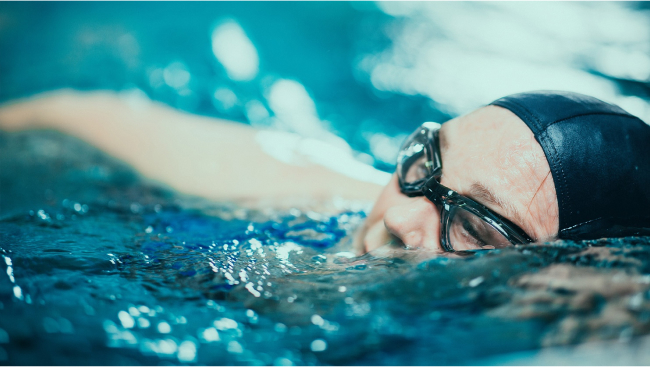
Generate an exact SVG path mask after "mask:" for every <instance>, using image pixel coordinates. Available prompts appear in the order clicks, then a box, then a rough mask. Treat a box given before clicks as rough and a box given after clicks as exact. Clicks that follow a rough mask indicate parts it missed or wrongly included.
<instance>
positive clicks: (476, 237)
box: [463, 218, 488, 247]
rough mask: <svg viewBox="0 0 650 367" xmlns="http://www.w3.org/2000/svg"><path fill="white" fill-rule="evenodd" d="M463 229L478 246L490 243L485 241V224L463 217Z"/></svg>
mask: <svg viewBox="0 0 650 367" xmlns="http://www.w3.org/2000/svg"><path fill="white" fill-rule="evenodd" d="M463 229H464V230H465V232H466V233H467V237H468V239H469V240H470V242H471V243H472V244H474V245H476V246H477V247H485V246H488V244H487V243H486V242H485V239H484V237H483V235H482V233H481V232H483V225H481V224H480V223H479V224H477V223H473V221H470V220H468V219H467V218H464V219H463Z"/></svg>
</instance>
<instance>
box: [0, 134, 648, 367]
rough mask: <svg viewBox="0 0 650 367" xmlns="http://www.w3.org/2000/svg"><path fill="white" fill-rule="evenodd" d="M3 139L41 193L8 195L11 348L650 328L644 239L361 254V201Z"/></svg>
mask: <svg viewBox="0 0 650 367" xmlns="http://www.w3.org/2000/svg"><path fill="white" fill-rule="evenodd" d="M0 142H1V144H2V146H3V152H4V154H3V155H2V156H1V157H0V164H1V165H2V167H5V168H8V169H9V170H6V169H3V171H2V172H1V173H0V175H1V176H0V177H1V178H2V181H1V182H3V185H2V186H1V191H0V194H1V195H2V197H3V198H11V197H12V195H20V194H21V193H22V194H24V195H31V196H32V199H31V202H29V203H27V201H25V200H16V201H13V202H12V201H11V199H10V200H9V201H8V202H7V203H6V205H3V206H2V208H3V213H2V217H1V219H0V253H1V256H2V258H3V260H4V261H3V264H2V265H0V266H2V267H3V268H4V270H6V272H3V273H5V275H2V276H1V277H0V282H1V283H0V284H1V286H0V302H1V303H0V307H1V309H0V312H1V315H2V317H0V343H1V344H0V348H2V349H0V358H2V360H3V363H8V364H66V365H75V364H135V365H138V364H147V365H158V364H226V365H239V364H263V365H269V364H272V365H291V364H293V365H303V364H309V365H311V364H346V365H357V364H364V365H365V364H392V365H403V364H466V363H479V362H481V361H484V362H483V363H487V362H485V361H488V362H489V361H490V360H489V359H487V358H494V357H499V356H500V357H503V356H504V355H506V356H507V355H514V354H512V353H517V352H519V353H521V352H528V353H534V351H535V350H536V349H537V348H541V347H552V346H561V345H571V344H576V343H582V342H587V341H598V340H617V341H623V342H634V340H636V339H635V336H638V335H644V334H646V333H648V331H650V302H648V299H649V298H650V246H648V245H649V244H650V243H649V242H650V240H649V239H647V238H630V239H626V240H611V241H608V240H601V241H592V242H584V243H573V242H562V241H559V242H554V243H548V244H544V245H540V246H520V247H516V248H509V249H503V250H493V251H483V252H477V253H467V254H464V256H463V257H458V258H448V257H438V258H434V259H430V260H426V261H421V260H420V261H416V260H414V259H415V258H416V256H413V255H415V254H412V253H409V252H408V251H406V252H404V253H403V254H401V255H399V256H396V257H384V256H381V255H379V256H375V255H373V254H367V255H364V256H361V257H355V256H354V255H353V254H352V253H351V252H350V251H351V249H350V234H352V233H353V231H354V229H355V228H357V227H358V226H359V224H360V223H361V222H362V220H363V218H364V216H365V210H367V209H360V208H359V207H358V203H357V204H354V205H353V203H346V202H343V201H340V202H337V203H335V204H332V205H330V213H326V212H323V211H320V212H315V211H313V210H310V209H309V208H305V209H298V208H293V209H290V210H288V211H286V212H283V211H274V210H271V209H266V210H260V209H246V208H244V207H241V206H238V205H236V203H210V202H206V201H203V200H200V199H196V198H194V199H193V198H186V197H182V196H180V195H178V194H175V193H173V192H171V191H168V190H166V189H164V188H160V187H156V186H154V185H152V184H151V183H148V182H146V181H144V180H142V179H141V178H139V177H138V176H137V174H136V173H134V172H131V171H129V168H128V167H126V166H124V165H123V164H122V163H120V162H117V161H115V160H113V159H112V158H110V157H107V156H105V155H103V154H102V153H101V152H99V151H96V150H95V149H94V148H92V147H90V146H88V145H86V144H85V143H83V142H80V141H78V140H76V139H73V138H71V137H67V136H65V135H62V134H60V133H56V132H48V131H31V132H21V133H2V134H1V135H0ZM72 152H76V153H78V154H71V153H72ZM88 167H92V169H88ZM10 177H12V178H15V177H22V178H23V179H25V182H17V183H16V184H17V185H15V186H14V185H4V182H7V181H8V178H10ZM75 185H79V186H82V187H84V189H83V190H74V186H75ZM46 188H48V189H46ZM43 192H45V194H40V195H39V194H38V193H43ZM26 203H27V204H26ZM355 205H356V206H355ZM331 208H334V209H331ZM504 361H508V359H507V357H506V359H505V360H504V359H499V360H497V362H495V363H499V364H500V363H504ZM573 362H575V361H573ZM490 363H491V362H490Z"/></svg>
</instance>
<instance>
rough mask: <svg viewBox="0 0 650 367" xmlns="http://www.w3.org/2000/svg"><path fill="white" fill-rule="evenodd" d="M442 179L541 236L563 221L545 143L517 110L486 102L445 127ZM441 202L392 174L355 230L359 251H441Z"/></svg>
mask: <svg viewBox="0 0 650 367" xmlns="http://www.w3.org/2000/svg"><path fill="white" fill-rule="evenodd" d="M439 136H440V153H441V157H442V177H441V179H440V183H441V184H443V185H444V186H447V187H449V188H450V189H452V190H455V191H456V192H458V193H459V194H461V195H464V196H467V197H469V198H471V199H473V200H475V201H477V202H479V203H481V204H483V205H485V206H487V207H488V208H490V209H492V210H493V211H495V212H497V213H498V214H500V215H502V216H503V217H505V218H508V219H509V220H510V221H511V222H513V223H514V224H516V225H518V226H519V227H520V228H522V229H523V230H524V231H526V233H527V234H528V235H529V236H530V237H531V238H532V239H533V240H534V241H536V242H540V241H545V240H550V239H553V238H555V237H556V236H557V232H558V228H559V220H558V205H557V197H556V194H555V186H554V184H553V177H552V176H551V171H550V168H549V166H548V163H547V161H546V157H545V155H544V152H543V151H542V148H541V146H540V145H539V144H538V143H537V141H536V140H535V137H534V136H533V133H532V132H531V131H530V129H528V127H527V126H526V124H525V123H524V122H523V121H522V120H521V119H519V118H518V117H517V116H516V115H515V114H514V113H512V112H510V111H509V110H507V109H504V108H501V107H497V106H487V107H483V108H481V109H479V110H476V111H474V112H472V113H470V114H468V115H465V116H462V117H459V118H456V119H453V120H450V121H448V122H446V123H445V124H443V125H442V128H441V129H440V134H439ZM440 226H441V222H440V209H439V208H438V207H436V205H435V204H434V203H432V202H431V201H429V200H428V199H427V198H426V197H424V196H417V197H407V196H406V195H404V194H402V193H401V192H400V188H399V184H398V180H397V176H395V175H393V178H392V179H391V181H390V183H389V184H388V185H387V186H386V187H385V188H384V190H383V191H382V193H381V194H380V196H379V199H378V200H377V202H376V203H375V206H374V207H373V209H372V211H371V212H370V214H369V215H368V218H367V220H366V222H365V224H364V226H363V227H362V228H361V230H360V231H359V232H358V233H357V235H356V238H355V248H356V250H357V252H358V253H359V254H362V253H365V252H368V251H373V250H377V249H379V248H382V249H384V250H386V249H388V248H396V247H407V248H418V249H421V250H424V252H427V253H443V252H444V250H443V249H442V247H441V244H440Z"/></svg>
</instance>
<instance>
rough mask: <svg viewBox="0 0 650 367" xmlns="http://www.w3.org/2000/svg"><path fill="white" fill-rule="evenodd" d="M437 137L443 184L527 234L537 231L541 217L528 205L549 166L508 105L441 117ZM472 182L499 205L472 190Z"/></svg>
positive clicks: (474, 187)
mask: <svg viewBox="0 0 650 367" xmlns="http://www.w3.org/2000/svg"><path fill="white" fill-rule="evenodd" d="M440 136H441V153H442V162H443V177H442V183H443V184H444V185H446V186H448V187H450V188H452V189H454V190H456V191H458V192H459V193H461V194H463V195H467V196H470V197H473V198H475V199H477V201H479V202H481V203H482V204H484V205H486V206H488V207H489V208H490V209H493V210H494V211H496V212H497V213H499V214H501V215H503V216H505V217H507V218H509V219H511V220H512V221H513V222H515V223H516V224H518V225H519V226H521V227H522V228H523V229H524V230H526V231H527V232H528V233H529V234H536V233H539V232H540V231H539V229H536V228H534V227H535V226H536V225H538V224H539V223H537V222H540V221H543V220H544V218H539V216H538V215H537V213H534V212H533V213H531V210H530V208H531V204H532V203H533V201H534V199H535V194H536V193H537V192H538V191H539V190H540V188H542V183H543V182H544V180H545V179H546V178H547V177H548V176H549V173H550V169H549V167H548V163H547V162H546V157H545V155H544V152H543V150H542V148H541V147H540V146H539V144H538V143H537V141H536V140H535V137H534V136H533V133H532V132H531V131H530V129H529V128H528V127H527V126H526V124H525V123H524V122H523V121H521V120H520V119H519V118H518V117H517V116H516V115H515V114H513V113H512V112H510V111H509V110H506V109H504V108H500V107H496V106H487V107H483V108H481V109H479V110H476V111H474V112H472V113H470V114H468V115H465V116H461V117H459V118H456V119H453V120H451V121H448V122H446V123H445V124H443V127H442V129H441V132H440ZM477 183H478V184H479V186H482V187H483V188H487V189H488V192H492V193H493V194H494V196H495V197H496V198H498V199H499V200H496V201H502V203H501V204H503V205H494V203H490V202H486V200H484V199H480V198H477V197H476V195H473V194H475V193H476V192H477V190H476V188H477V185H476V184H477ZM547 194H548V193H547ZM552 195H553V197H554V195H555V192H554V190H553V192H552ZM500 199H503V200H500Z"/></svg>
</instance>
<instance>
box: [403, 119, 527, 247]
mask: <svg viewBox="0 0 650 367" xmlns="http://www.w3.org/2000/svg"><path fill="white" fill-rule="evenodd" d="M440 127H441V125H440V124H438V123H435V122H425V123H424V124H422V125H421V126H420V127H419V128H418V129H417V130H416V131H415V132H414V133H413V134H411V135H410V136H409V137H408V138H407V139H406V142H405V143H404V144H403V145H402V148H401V149H400V152H399V154H398V156H397V177H398V179H399V186H400V190H401V191H402V193H403V194H405V195H407V196H421V195H424V196H425V197H426V198H427V199H429V200H430V201H431V202H433V203H434V204H436V206H437V207H438V208H439V209H440V212H441V213H440V217H441V226H440V228H441V229H440V231H441V233H440V242H441V244H442V247H443V248H444V249H445V250H446V251H450V252H453V251H464V250H474V249H486V248H501V247H506V246H509V245H519V244H525V243H530V242H533V240H531V238H530V237H529V236H528V235H527V234H526V232H524V230H522V229H521V228H519V227H518V226H517V225H515V224H514V223H512V222H511V221H509V220H508V219H506V218H504V217H502V216H501V215H499V214H497V213H495V212H494V211H492V210H490V209H488V208H487V207H486V206H485V205H482V204H480V203H478V202H476V201H474V200H472V199H470V198H468V197H465V196H463V195H461V194H459V193H457V192H456V191H454V190H452V189H450V188H448V187H446V186H443V185H442V184H440V178H441V176H442V160H441V155H440V145H439V139H438V133H439V130H440Z"/></svg>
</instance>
